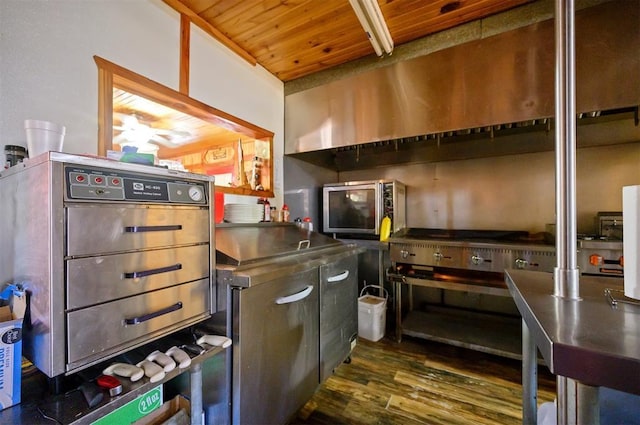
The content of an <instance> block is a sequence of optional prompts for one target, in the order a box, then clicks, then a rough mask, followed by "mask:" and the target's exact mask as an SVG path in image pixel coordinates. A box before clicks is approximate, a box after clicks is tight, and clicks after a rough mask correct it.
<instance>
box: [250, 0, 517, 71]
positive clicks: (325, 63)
mask: <svg viewBox="0 0 640 425" xmlns="http://www.w3.org/2000/svg"><path fill="white" fill-rule="evenodd" d="M521 1H522V0H518V1H515V2H512V3H518V2H521ZM437 12H438V14H439V15H438V19H440V18H442V17H445V18H446V21H447V23H446V24H443V25H442V26H441V27H440V26H435V28H434V29H433V32H437V31H439V30H441V29H440V28H442V29H444V28H445V27H446V26H447V25H450V24H449V22H450V20H451V18H449V17H448V16H447V15H442V14H440V12H439V9H438V11H437ZM475 18H476V17H475V15H474V16H472V17H470V18H469V19H471V20H473V19H475ZM452 19H453V20H454V21H455V20H456V19H457V18H456V17H455V16H454V17H453V18H452ZM458 20H459V19H458ZM421 28H424V26H423V25H421ZM422 31H424V30H423V29H422ZM401 38H402V37H401ZM349 44H351V43H349ZM367 44H368V41H367V42H365V43H364V44H363V45H367ZM340 47H341V46H337V45H334V46H332V47H331V50H332V51H336V50H339V48H340ZM281 48H282V47H281V46H278V47H277V48H276V47H272V49H273V50H281ZM325 48H326V47H323V49H325ZM291 50H294V51H296V52H297V51H299V50H301V49H300V48H292V49H291ZM367 50H368V49H367ZM367 50H364V51H362V52H361V54H363V56H359V57H364V56H366V54H367V53H366V52H367ZM323 51H324V50H323ZM315 55H318V53H317V52H310V56H312V57H314V56H315ZM268 56H270V58H265V59H262V57H261V55H260V53H258V52H256V57H258V58H259V60H261V61H262V60H270V61H272V62H273V65H272V69H273V72H274V74H276V75H278V76H279V77H282V78H289V77H284V75H283V73H282V71H281V70H278V66H277V62H275V60H276V58H275V57H274V55H272V54H271V53H269V55H268ZM349 59H353V54H350V55H349ZM296 60H297V62H295V63H296V65H297V66H296V68H297V69H298V72H299V70H300V67H299V66H298V65H299V64H300V63H301V62H304V61H305V59H304V57H303V56H301V55H299V54H297V58H296ZM313 60H317V59H315V58H314V59H313ZM282 61H283V62H281V63H283V64H286V63H287V62H291V60H290V59H289V58H287V57H283V58H282ZM336 64H339V59H338V58H337V57H336V56H332V57H331V58H329V55H326V56H325V57H323V60H322V61H318V64H317V66H311V67H310V69H311V70H314V69H319V68H325V67H330V66H335V65H336ZM284 66H286V65H284Z"/></svg>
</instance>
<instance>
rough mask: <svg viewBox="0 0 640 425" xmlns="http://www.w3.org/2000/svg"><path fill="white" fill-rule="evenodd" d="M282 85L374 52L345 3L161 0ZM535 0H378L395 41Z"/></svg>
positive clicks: (319, 0)
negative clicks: (266, 71) (269, 73)
mask: <svg viewBox="0 0 640 425" xmlns="http://www.w3.org/2000/svg"><path fill="white" fill-rule="evenodd" d="M164 1H165V2H166V3H167V4H168V5H170V6H171V7H173V8H174V9H176V10H177V11H179V12H180V13H181V14H182V15H184V16H188V17H189V18H190V20H191V22H193V23H194V24H196V25H199V26H201V27H203V29H205V31H207V32H208V33H209V34H211V35H212V36H214V37H216V38H218V39H219V40H220V41H222V42H223V44H226V45H227V46H228V47H230V48H231V49H232V50H234V51H235V52H236V53H238V54H240V55H241V56H243V57H244V58H245V59H247V60H248V61H249V62H252V61H255V62H257V63H258V64H260V65H262V66H263V67H264V68H266V69H267V70H268V71H269V72H271V73H272V74H273V75H275V76H276V77H278V78H279V79H280V80H282V81H284V82H287V81H290V80H293V79H296V78H301V77H304V76H307V75H309V74H312V73H315V72H319V71H323V70H325V69H328V68H331V67H334V66H337V65H340V64H343V63H346V62H349V61H353V60H356V59H360V58H363V57H365V56H370V55H375V53H374V51H373V48H372V46H371V44H370V43H369V40H368V39H367V37H366V34H365V32H364V30H363V29H362V26H361V25H360V23H359V21H358V19H357V17H356V14H355V13H354V11H353V9H352V8H351V5H350V3H349V1H348V0H242V1H240V0H164ZM532 1H534V0H378V3H379V6H380V9H381V11H382V15H383V16H384V18H385V20H386V23H387V26H388V28H389V32H390V33H391V37H392V39H393V41H394V43H395V45H396V46H399V45H401V44H404V43H408V42H410V41H413V40H416V39H418V38H421V37H424V36H427V35H429V34H433V33H436V32H438V31H442V30H445V29H448V28H452V27H455V26H457V25H460V24H463V23H466V22H470V21H473V20H477V19H482V18H485V17H487V16H490V15H493V14H496V13H498V12H503V11H505V10H508V9H511V8H513V7H516V6H520V5H522V4H525V3H530V2H532Z"/></svg>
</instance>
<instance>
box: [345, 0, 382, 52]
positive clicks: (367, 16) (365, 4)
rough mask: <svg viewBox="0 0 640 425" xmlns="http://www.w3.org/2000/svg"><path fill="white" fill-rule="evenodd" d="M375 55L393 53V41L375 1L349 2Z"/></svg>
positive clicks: (353, 0)
mask: <svg viewBox="0 0 640 425" xmlns="http://www.w3.org/2000/svg"><path fill="white" fill-rule="evenodd" d="M349 3H351V7H352V8H353V10H354V12H356V16H357V17H358V20H359V21H360V24H361V25H362V28H363V29H364V32H365V33H366V34H367V37H369V41H370V42H371V45H372V46H373V50H375V51H376V55H378V56H382V54H383V50H384V53H386V54H388V55H390V54H391V52H393V40H392V39H391V34H390V33H389V29H388V28H387V23H386V22H385V20H384V17H383V16H382V11H381V10H380V6H379V5H378V1H377V0H349Z"/></svg>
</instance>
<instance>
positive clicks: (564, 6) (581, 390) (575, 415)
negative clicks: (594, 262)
mask: <svg viewBox="0 0 640 425" xmlns="http://www.w3.org/2000/svg"><path fill="white" fill-rule="evenodd" d="M555 49H556V75H555V80H556V85H555V106H556V134H555V140H556V230H557V233H556V235H557V236H556V255H557V260H558V264H557V267H556V268H555V269H554V295H555V296H557V297H560V298H563V299H564V300H566V302H580V289H579V287H580V284H579V276H580V274H579V270H578V266H577V253H576V250H577V246H576V244H577V230H576V227H577V224H576V177H575V176H576V81H575V80H576V78H575V77H576V72H575V59H576V58H575V2H574V0H556V2H555ZM525 327H526V326H525V325H523V350H524V348H525V347H524V344H525V338H524V328H525ZM524 354H525V353H524V352H523V356H524ZM530 363H531V361H529V362H528V364H527V365H526V366H525V363H524V362H523V385H524V384H525V382H524V375H525V373H526V374H527V376H528V379H530V378H532V377H533V376H535V373H536V372H535V371H532V370H531V369H530V368H531V365H530ZM525 367H526V368H527V369H528V370H526V371H525ZM536 385H537V384H536ZM530 390H531V388H529V389H527V391H530ZM523 395H524V388H523ZM557 397H558V410H557V423H558V424H559V425H568V424H571V425H573V424H598V423H599V409H598V388H596V387H590V386H587V385H584V384H581V383H579V382H577V381H575V380H573V379H570V378H566V377H563V376H558V378H557ZM528 398H529V402H530V401H531V398H532V396H531V395H530V394H529V395H528ZM524 404H525V399H524V398H523V407H524ZM529 410H531V408H529ZM531 414H532V413H531V412H528V413H527V415H529V416H530V415H531ZM534 418H535V416H534ZM529 419H531V418H529ZM524 420H525V417H524V412H523V421H524ZM525 423H528V422H525ZM532 423H535V422H532Z"/></svg>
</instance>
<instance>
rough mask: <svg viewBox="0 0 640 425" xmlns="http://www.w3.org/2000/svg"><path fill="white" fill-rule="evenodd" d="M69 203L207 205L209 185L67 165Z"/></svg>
mask: <svg viewBox="0 0 640 425" xmlns="http://www.w3.org/2000/svg"><path fill="white" fill-rule="evenodd" d="M65 179H66V188H67V190H66V198H67V199H68V200H92V201H95V200H104V201H125V202H162V203H167V202H169V203H179V204H204V205H206V203H207V198H208V193H207V188H206V185H205V184H204V183H202V182H199V181H190V180H181V179H174V178H171V177H163V176H157V175H153V174H144V173H131V172H125V171H120V170H112V169H103V168H98V167H95V168H94V167H87V166H79V165H67V166H65Z"/></svg>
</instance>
